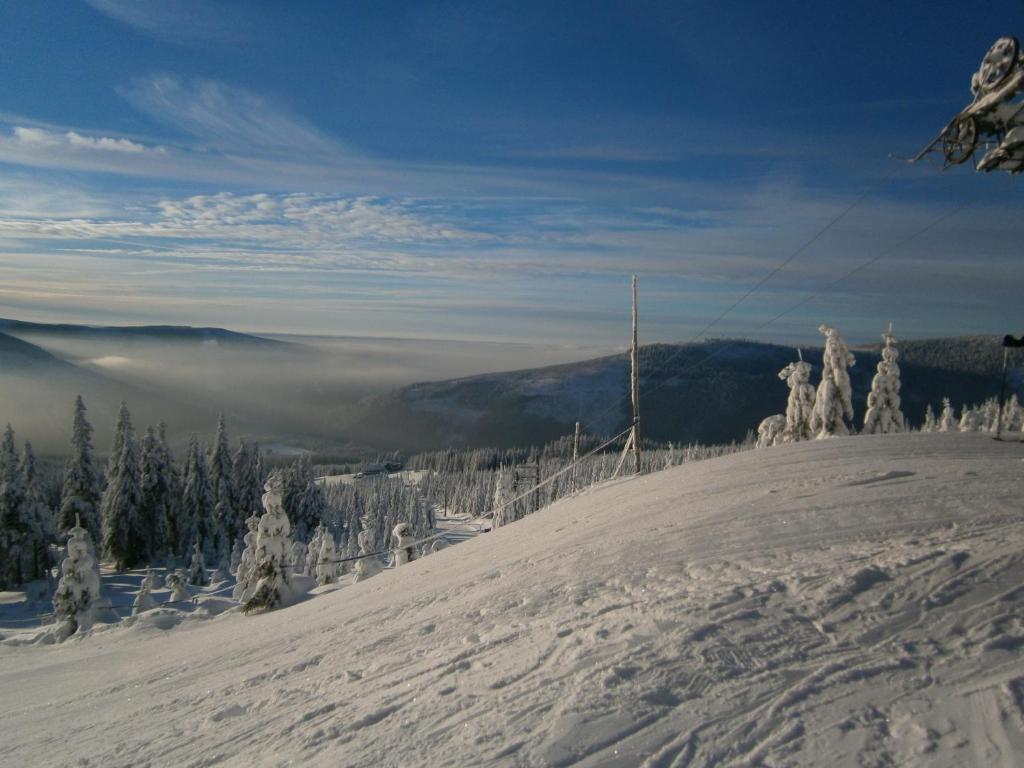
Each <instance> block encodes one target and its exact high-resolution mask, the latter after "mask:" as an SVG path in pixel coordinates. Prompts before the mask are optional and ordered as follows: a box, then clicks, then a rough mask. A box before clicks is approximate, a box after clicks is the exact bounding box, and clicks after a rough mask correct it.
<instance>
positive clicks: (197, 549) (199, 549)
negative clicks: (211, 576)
mask: <svg viewBox="0 0 1024 768" xmlns="http://www.w3.org/2000/svg"><path fill="white" fill-rule="evenodd" d="M188 583H189V584H191V585H192V586H193V587H205V586H206V585H207V584H209V583H210V582H209V580H208V579H207V578H206V558H205V557H203V546H202V545H201V544H200V543H199V539H198V538H197V539H196V540H195V542H193V544H192V559H191V560H189V563H188Z"/></svg>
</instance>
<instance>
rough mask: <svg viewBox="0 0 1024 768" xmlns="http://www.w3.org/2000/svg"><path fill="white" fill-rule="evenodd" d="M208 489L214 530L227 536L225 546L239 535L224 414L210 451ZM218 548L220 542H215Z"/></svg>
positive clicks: (236, 502) (236, 500)
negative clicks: (212, 498) (211, 504)
mask: <svg viewBox="0 0 1024 768" xmlns="http://www.w3.org/2000/svg"><path fill="white" fill-rule="evenodd" d="M210 489H211V490H212V492H213V497H214V506H213V516H214V519H215V520H216V527H215V530H217V531H218V532H222V533H223V535H224V536H225V537H227V546H228V547H230V546H231V542H232V541H234V539H235V538H237V537H238V535H239V525H240V522H241V521H240V520H239V519H238V514H239V512H238V489H237V488H236V487H235V479H234V470H233V467H232V463H231V449H230V447H229V446H228V433H227V426H226V425H225V422H224V414H223V413H222V414H220V417H219V418H218V420H217V437H216V439H215V440H214V443H213V450H212V451H211V452H210ZM215 548H217V549H218V550H219V548H220V542H215Z"/></svg>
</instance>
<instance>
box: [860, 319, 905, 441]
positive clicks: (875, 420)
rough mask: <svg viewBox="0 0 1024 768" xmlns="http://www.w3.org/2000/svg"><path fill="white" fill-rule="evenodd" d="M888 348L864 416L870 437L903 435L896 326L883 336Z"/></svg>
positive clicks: (890, 327)
mask: <svg viewBox="0 0 1024 768" xmlns="http://www.w3.org/2000/svg"><path fill="white" fill-rule="evenodd" d="M882 340H883V341H884V342H885V346H884V347H882V359H881V360H880V361H879V363H878V372H877V373H876V374H875V377H874V378H873V379H872V380H871V392H870V393H869V394H868V409H867V411H866V412H865V414H864V433H865V434H868V435H874V434H881V435H887V434H891V433H893V432H902V431H903V421H904V419H903V411H901V410H900V366H899V363H898V362H897V360H899V356H900V354H899V352H898V351H897V349H896V337H895V336H893V333H892V326H891V325H890V326H889V330H888V331H887V332H886V333H884V334H882Z"/></svg>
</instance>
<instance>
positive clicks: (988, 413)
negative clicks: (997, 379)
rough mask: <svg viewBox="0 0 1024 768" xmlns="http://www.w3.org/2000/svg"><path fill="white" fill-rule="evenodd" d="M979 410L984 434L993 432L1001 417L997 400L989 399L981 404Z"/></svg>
mask: <svg viewBox="0 0 1024 768" xmlns="http://www.w3.org/2000/svg"><path fill="white" fill-rule="evenodd" d="M979 410H980V411H981V421H982V426H981V428H982V430H984V431H985V432H995V431H996V427H997V425H998V423H999V418H1000V415H1001V411H1000V409H999V400H997V399H996V398H994V397H990V398H988V399H987V400H986V401H985V402H984V403H982V404H981V408H980V409H979Z"/></svg>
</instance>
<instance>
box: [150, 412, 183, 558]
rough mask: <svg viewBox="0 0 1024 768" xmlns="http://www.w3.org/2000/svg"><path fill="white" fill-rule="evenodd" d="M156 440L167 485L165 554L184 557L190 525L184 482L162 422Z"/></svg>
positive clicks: (164, 527) (165, 425)
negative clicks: (183, 501) (185, 502)
mask: <svg viewBox="0 0 1024 768" xmlns="http://www.w3.org/2000/svg"><path fill="white" fill-rule="evenodd" d="M157 438H158V441H159V445H160V465H161V467H162V468H163V469H164V480H165V481H166V483H167V488H166V493H167V495H166V497H165V502H164V525H163V530H164V545H163V549H164V551H165V552H167V553H169V554H170V555H172V556H173V557H174V558H179V557H184V556H185V555H186V554H187V549H186V548H187V547H188V544H189V539H188V536H189V532H190V530H191V527H190V524H189V522H188V521H187V520H185V519H184V517H183V515H184V509H183V507H182V497H183V496H184V493H185V491H184V481H183V480H182V477H181V468H180V467H179V466H178V465H177V464H175V462H174V457H173V456H172V455H171V447H170V444H169V443H168V442H167V424H165V423H164V422H163V421H161V422H160V425H159V426H158V427H157Z"/></svg>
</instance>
